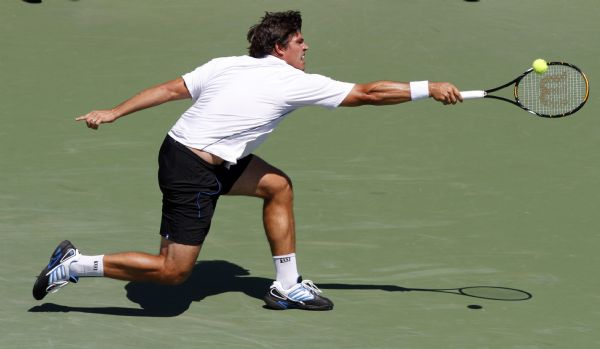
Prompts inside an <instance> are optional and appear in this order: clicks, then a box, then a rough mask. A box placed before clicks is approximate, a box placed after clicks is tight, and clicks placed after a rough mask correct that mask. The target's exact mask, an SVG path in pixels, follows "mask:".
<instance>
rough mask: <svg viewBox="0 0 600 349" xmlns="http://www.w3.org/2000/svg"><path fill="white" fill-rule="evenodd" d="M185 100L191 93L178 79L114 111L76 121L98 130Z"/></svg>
mask: <svg viewBox="0 0 600 349" xmlns="http://www.w3.org/2000/svg"><path fill="white" fill-rule="evenodd" d="M185 98H191V95H190V92H189V91H188V89H187V87H186V85H185V82H184V81H183V78H177V79H175V80H171V81H167V82H165V83H162V84H160V85H157V86H154V87H151V88H148V89H146V90H143V91H141V92H140V93H138V94H136V95H135V96H133V97H131V98H129V99H127V100H126V101H124V102H123V103H121V104H119V105H117V106H116V107H114V108H112V109H106V110H94V111H91V112H89V113H87V114H85V115H82V116H80V117H78V118H76V119H75V120H76V121H85V122H86V124H87V126H88V127H89V128H92V129H94V130H96V129H98V127H99V126H100V124H104V123H111V122H113V121H115V120H117V119H118V118H120V117H122V116H125V115H128V114H131V113H135V112H136V111H139V110H142V109H146V108H151V107H154V106H157V105H160V104H163V103H166V102H170V101H175V100H179V99H185Z"/></svg>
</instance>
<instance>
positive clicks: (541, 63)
mask: <svg viewBox="0 0 600 349" xmlns="http://www.w3.org/2000/svg"><path fill="white" fill-rule="evenodd" d="M531 66H532V67H533V70H535V72H536V73H538V74H544V73H545V72H546V70H548V63H546V61H545V60H543V59H541V58H538V59H536V60H535V61H533V64H532V65H531Z"/></svg>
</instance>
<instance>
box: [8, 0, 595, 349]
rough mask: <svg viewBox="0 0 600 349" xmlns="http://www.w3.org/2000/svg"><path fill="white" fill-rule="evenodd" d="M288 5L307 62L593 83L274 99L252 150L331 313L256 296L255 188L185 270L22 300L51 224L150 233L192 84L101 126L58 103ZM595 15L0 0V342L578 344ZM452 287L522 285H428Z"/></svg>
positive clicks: (84, 236)
mask: <svg viewBox="0 0 600 349" xmlns="http://www.w3.org/2000/svg"><path fill="white" fill-rule="evenodd" d="M287 9H299V10H301V11H302V14H303V18H304V26H303V34H304V37H305V38H306V40H307V43H308V45H309V46H310V49H309V51H308V54H307V56H306V57H307V72H311V73H319V74H323V75H327V76H330V77H332V78H334V79H337V80H342V81H349V82H369V81H373V80H384V79H385V80H398V81H412V80H432V81H450V82H453V83H454V84H456V85H457V86H458V87H459V88H461V89H464V90H472V89H484V88H490V87H494V86H497V85H498V84H501V83H504V82H507V81H509V80H511V79H512V78H514V77H516V76H517V75H518V74H519V73H521V72H522V71H523V70H525V69H527V68H528V67H529V66H530V64H531V62H532V61H533V60H534V59H536V58H544V59H546V60H548V61H553V60H555V61H563V60H564V61H567V62H570V63H574V64H576V65H577V66H579V67H580V68H581V69H582V70H583V71H584V72H586V74H587V76H588V78H589V80H590V84H591V96H590V101H589V102H588V104H587V105H585V106H584V107H583V109H582V110H581V111H579V112H578V113H577V114H575V115H573V116H570V117H566V118H562V119H543V118H538V117H535V116H532V115H531V114H529V113H527V112H525V111H522V110H520V109H519V108H516V107H514V106H512V105H510V104H508V103H503V102H498V101H493V100H472V101H467V102H465V103H462V104H460V105H457V106H443V105H441V104H439V103H436V102H434V101H432V100H430V101H419V102H414V103H406V104H403V105H396V106H386V107H362V108H339V109H336V110H333V111H331V110H325V109H320V108H312V107H311V108H305V109H302V110H298V111H296V112H294V113H293V114H292V115H291V116H290V117H289V118H288V119H287V120H286V121H285V122H284V123H283V124H282V125H281V126H280V127H279V128H278V129H277V130H276V131H275V132H274V134H273V135H272V136H271V138H269V140H268V141H267V142H266V143H265V144H263V145H262V146H261V148H259V150H258V152H257V154H259V155H260V156H262V157H263V158H265V159H266V160H267V161H269V162H270V163H272V164H273V165H275V166H277V167H279V168H281V169H283V170H284V171H286V173H287V174H288V175H289V176H290V177H291V178H292V181H293V183H294V188H295V204H296V210H295V212H296V221H297V238H298V251H297V254H298V266H299V269H300V271H301V273H302V274H303V275H304V277H305V278H307V279H311V280H313V281H314V282H315V283H316V284H317V285H318V286H320V287H321V289H322V290H323V292H324V294H325V295H326V296H328V297H330V298H331V299H332V300H333V301H334V302H335V309H334V310H333V311H330V312H303V311H298V310H294V311H271V310H268V309H265V308H263V301H262V296H263V295H264V294H265V292H266V291H267V289H268V286H269V285H270V283H271V281H272V278H273V276H274V270H273V269H274V268H273V264H272V261H271V257H270V254H269V250H268V247H267V243H266V239H265V237H264V233H263V229H262V222H261V207H262V203H261V202H260V201H259V200H256V199H252V198H241V197H234V198H230V197H223V198H221V200H220V201H219V207H218V210H217V214H216V216H215V220H214V222H213V227H212V230H211V233H210V234H209V236H208V239H207V241H206V243H205V244H204V246H203V250H202V252H201V254H200V257H199V260H198V264H197V265H196V268H195V269H194V272H193V274H192V276H191V277H190V279H189V280H188V281H187V282H186V283H185V284H183V285H181V286H177V287H164V286H156V285H150V284H141V283H129V282H122V281H116V280H110V279H104V278H86V279H82V280H80V282H79V283H78V284H76V285H70V286H68V287H66V288H65V289H63V290H61V291H60V292H58V293H56V294H51V295H49V296H47V297H46V298H45V299H44V300H43V301H39V302H38V301H35V300H34V299H33V298H32V296H31V287H32V285H33V282H34V280H35V277H36V276H37V274H38V273H39V272H40V270H41V268H42V267H43V266H44V265H45V263H47V262H48V257H49V256H50V254H51V252H52V250H53V248H54V247H55V246H56V245H57V244H58V243H59V242H60V241H62V240H63V239H69V240H71V241H72V242H73V243H74V244H75V245H76V246H77V247H78V248H80V250H81V252H82V253H84V254H90V255H93V254H102V253H111V252H120V251H129V250H133V251H143V252H149V253H155V252H157V251H158V245H159V236H158V227H159V222H160V207H161V201H160V200H161V196H160V192H159V189H158V185H157V183H156V181H157V180H156V172H157V160H156V158H157V153H158V148H159V146H160V144H161V142H162V140H163V138H164V135H165V134H166V132H167V131H168V130H169V128H170V127H171V126H172V125H173V123H174V122H175V121H176V119H177V117H178V116H179V115H180V114H181V113H182V112H183V111H184V110H185V109H186V108H187V106H188V105H189V101H179V102H174V103H170V104H168V105H163V106H159V107H156V108H153V109H150V110H146V111H142V112H139V113H138V114H136V115H132V116H129V117H126V118H123V119H121V120H119V121H118V122H116V123H114V124H110V125H103V126H102V127H101V128H100V130H99V131H91V130H88V129H87V128H86V127H85V125H83V124H81V123H76V122H75V121H74V119H75V117H76V116H79V115H81V114H84V113H86V112H88V111H90V110H94V109H103V108H110V107H112V106H114V105H116V104H118V103H119V102H121V101H122V100H124V99H125V98H128V97H130V96H132V95H133V94H135V93H136V92H138V91H139V90H141V89H143V88H146V87H149V86H152V85H155V84H158V83H161V82H163V81H167V80H170V79H173V78H175V77H177V76H180V75H181V74H184V73H186V72H188V71H191V70H193V69H194V68H195V67H197V66H198V65H201V64H203V63H204V62H206V61H208V60H209V59H211V58H213V57H219V56H231V55H243V54H245V53H246V47H247V46H248V44H247V42H246V41H245V35H246V32H247V29H248V28H249V27H250V26H251V25H252V24H254V23H255V22H256V21H257V20H258V19H259V18H260V17H261V16H262V15H263V14H264V12H265V11H279V10H287ZM599 18H600V7H599V6H598V2H597V1H596V0H578V1H561V0H527V1H522V0H502V1H493V0H481V1H477V2H474V1H462V0H422V1H396V0H381V1H365V0H361V1H358V0H348V1H341V0H332V1H293V2H291V1H290V2H281V1H262V0H259V1H236V0H232V1H196V0H178V1H175V0H170V1H166V0H128V1H119V0H96V1H91V0H79V1H69V0H43V1H41V2H40V3H26V2H23V1H18V0H11V1H8V0H3V1H1V2H0V51H1V53H0V77H1V79H2V83H1V84H0V100H1V103H0V123H1V126H0V145H1V146H0V168H1V170H0V183H1V185H0V234H1V237H2V243H1V244H0V252H1V253H0V262H1V263H0V281H1V282H0V295H1V296H2V297H1V298H2V304H1V305H0V314H1V316H0V348H281V349H284V348H285V349H291V348H440V347H444V348H461V349H468V348H502V349H507V348H515V349H516V348H519V349H525V348H527V349H533V348H593V347H598V346H599V345H600V328H599V327H600V310H599V309H600V296H599V293H598V290H599V289H600V282H599V279H598V265H600V254H598V252H597V251H598V249H599V247H600V235H599V234H598V231H599V229H600V214H598V202H599V200H600V152H599V151H598V149H599V148H600V132H599V131H598V130H600V118H599V117H598V114H599V113H600V106H599V105H598V102H597V101H596V98H595V93H596V92H595V87H596V81H597V80H598V81H600V80H599V79H598V75H599V73H600V63H599V61H598V55H599V54H600V48H599V46H598V45H597V39H598V37H600V26H599V25H598V19H599ZM234 102H235V101H234V100H232V103H234ZM471 286H492V287H496V288H498V289H497V290H502V289H500V288H511V289H517V290H522V291H524V292H527V294H530V295H531V297H528V298H527V299H525V300H516V301H515V300H513V301H507V300H501V299H498V298H501V297H500V296H498V297H496V296H495V295H494V294H492V296H491V297H489V298H492V299H479V298H473V297H468V296H464V295H457V294H451V293H442V292H431V291H432V290H439V289H453V288H460V287H471ZM500 293H502V292H500Z"/></svg>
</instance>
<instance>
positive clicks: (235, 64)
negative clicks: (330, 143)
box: [169, 56, 354, 164]
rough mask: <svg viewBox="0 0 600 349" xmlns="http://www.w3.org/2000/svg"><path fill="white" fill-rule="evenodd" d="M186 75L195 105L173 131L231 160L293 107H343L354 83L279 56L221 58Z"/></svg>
mask: <svg viewBox="0 0 600 349" xmlns="http://www.w3.org/2000/svg"><path fill="white" fill-rule="evenodd" d="M183 80H184V81H185V84H186V86H187V88H188V90H189V92H190V94H191V96H192V101H193V105H192V106H191V107H190V108H189V109H188V110H186V111H185V112H184V113H183V114H182V115H181V117H180V118H179V120H177V122H176V123H175V125H174V126H173V128H172V129H171V130H170V131H169V135H170V136H171V137H172V138H173V139H175V140H176V141H178V142H180V143H182V144H184V145H186V146H189V147H192V148H196V149H201V150H204V151H206V152H209V153H211V154H214V155H217V156H219V157H221V158H222V159H224V160H225V161H227V162H229V163H231V164H235V163H236V161H237V160H238V159H240V158H242V157H244V156H246V155H248V154H250V153H251V152H252V151H254V150H255V149H256V148H257V147H258V146H259V145H260V144H261V143H263V142H264V141H265V139H266V137H267V136H268V135H269V134H270V133H271V132H273V130H274V129H275V127H276V126H277V125H278V124H279V123H280V122H281V121H282V120H283V119H284V117H285V116H286V115H288V114H289V113H290V112H292V111H294V110H296V109H298V108H300V107H302V106H307V105H318V106H322V107H326V108H335V107H338V106H339V105H340V103H341V102H342V101H343V100H344V98H345V97H346V96H347V95H348V93H349V92H350V90H351V89H352V87H353V86H354V84H351V83H346V82H340V81H335V80H332V79H330V78H328V77H325V76H322V75H318V74H307V73H305V72H303V71H301V70H299V69H296V68H294V67H292V66H291V65H289V64H287V63H286V62H285V61H283V60H281V59H279V58H277V57H274V56H267V57H265V58H253V57H250V56H239V57H223V58H216V59H213V60H211V61H210V62H208V63H206V64H204V65H202V66H200V67H198V68H196V69H195V70H194V71H192V72H190V73H188V74H185V75H183Z"/></svg>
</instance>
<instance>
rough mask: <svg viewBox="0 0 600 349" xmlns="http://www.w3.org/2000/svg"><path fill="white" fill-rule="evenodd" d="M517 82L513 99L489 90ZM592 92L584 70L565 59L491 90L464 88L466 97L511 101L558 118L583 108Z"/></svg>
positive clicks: (538, 113) (537, 113)
mask: <svg viewBox="0 0 600 349" xmlns="http://www.w3.org/2000/svg"><path fill="white" fill-rule="evenodd" d="M511 85H514V88H513V94H514V99H510V98H506V97H500V96H495V95H492V94H490V93H492V92H496V91H499V90H501V89H503V88H505V87H508V86H511ZM589 93H590V86H589V82H588V79H587V78H586V76H585V74H584V73H583V72H582V71H581V69H579V68H577V67H576V66H574V65H572V64H569V63H564V62H550V63H548V70H547V71H546V72H545V73H542V74H538V73H536V72H534V70H533V68H529V69H528V70H526V71H525V72H524V73H523V74H521V75H520V76H519V77H517V78H516V79H514V80H513V81H511V82H508V83H506V84H504V85H501V86H498V87H496V88H492V89H489V90H479V91H463V92H461V95H462V98H463V99H473V98H494V99H498V100H502V101H506V102H509V103H511V104H514V105H516V106H518V107H520V108H523V109H525V110H527V111H528V112H530V113H532V114H535V115H537V116H542V117H546V118H558V117H563V116H567V115H571V114H573V113H575V112H576V111H578V110H579V109H581V107H583V105H584V104H585V102H587V100H588V97H589Z"/></svg>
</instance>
